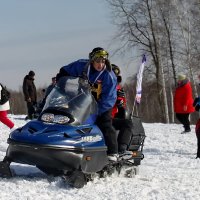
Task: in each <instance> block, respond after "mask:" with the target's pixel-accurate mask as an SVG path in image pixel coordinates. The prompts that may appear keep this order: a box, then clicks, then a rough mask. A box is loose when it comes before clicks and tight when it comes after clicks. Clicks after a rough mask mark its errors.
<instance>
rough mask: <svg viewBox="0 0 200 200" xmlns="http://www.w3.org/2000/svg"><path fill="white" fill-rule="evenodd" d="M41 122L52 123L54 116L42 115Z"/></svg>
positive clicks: (49, 114)
mask: <svg viewBox="0 0 200 200" xmlns="http://www.w3.org/2000/svg"><path fill="white" fill-rule="evenodd" d="M41 120H42V121H44V122H48V123H52V122H53V120H54V114H52V113H44V114H43V115H42V117H41Z"/></svg>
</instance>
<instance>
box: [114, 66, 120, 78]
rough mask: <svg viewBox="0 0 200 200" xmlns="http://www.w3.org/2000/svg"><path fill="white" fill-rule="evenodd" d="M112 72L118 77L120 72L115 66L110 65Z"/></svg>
mask: <svg viewBox="0 0 200 200" xmlns="http://www.w3.org/2000/svg"><path fill="white" fill-rule="evenodd" d="M112 70H113V72H114V73H115V75H116V76H119V75H120V72H121V71H120V68H119V67H118V66H117V65H115V64H112Z"/></svg>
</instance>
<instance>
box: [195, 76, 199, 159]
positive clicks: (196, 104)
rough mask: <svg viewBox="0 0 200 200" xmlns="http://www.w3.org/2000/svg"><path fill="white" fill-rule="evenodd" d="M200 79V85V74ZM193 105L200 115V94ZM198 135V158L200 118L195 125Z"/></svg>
mask: <svg viewBox="0 0 200 200" xmlns="http://www.w3.org/2000/svg"><path fill="white" fill-rule="evenodd" d="M198 79H199V85H200V74H199V76H198ZM193 106H194V107H195V110H196V111H198V112H199V116H200V96H198V97H197V98H195V100H194V103H193ZM195 132H196V137H197V156H196V158H200V118H199V119H198V121H197V123H196V127H195Z"/></svg>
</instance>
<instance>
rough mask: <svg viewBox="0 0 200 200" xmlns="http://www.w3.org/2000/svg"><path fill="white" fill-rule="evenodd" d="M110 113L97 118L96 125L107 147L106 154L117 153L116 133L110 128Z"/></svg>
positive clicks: (107, 112)
mask: <svg viewBox="0 0 200 200" xmlns="http://www.w3.org/2000/svg"><path fill="white" fill-rule="evenodd" d="M111 111H112V110H109V111H106V112H104V113H103V114H102V115H100V116H98V117H97V120H96V124H97V126H98V127H99V129H100V130H101V131H102V133H103V135H104V139H105V143H106V145H107V148H108V151H107V153H108V154H114V153H118V143H117V133H116V131H115V128H114V127H113V126H112V118H111Z"/></svg>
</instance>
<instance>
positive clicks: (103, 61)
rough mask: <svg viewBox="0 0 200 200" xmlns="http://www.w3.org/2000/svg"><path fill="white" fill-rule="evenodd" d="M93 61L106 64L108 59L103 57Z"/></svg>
mask: <svg viewBox="0 0 200 200" xmlns="http://www.w3.org/2000/svg"><path fill="white" fill-rule="evenodd" d="M93 61H95V62H97V63H105V62H106V59H105V58H102V57H98V58H94V59H93Z"/></svg>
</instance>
